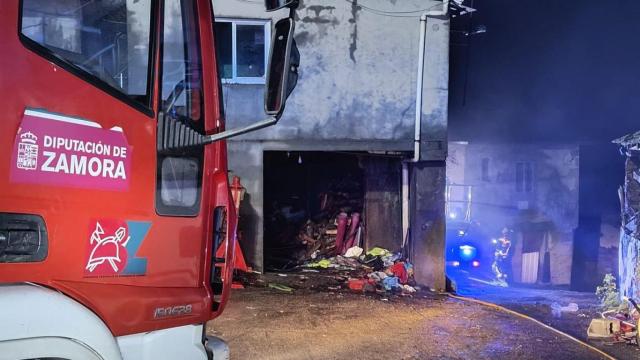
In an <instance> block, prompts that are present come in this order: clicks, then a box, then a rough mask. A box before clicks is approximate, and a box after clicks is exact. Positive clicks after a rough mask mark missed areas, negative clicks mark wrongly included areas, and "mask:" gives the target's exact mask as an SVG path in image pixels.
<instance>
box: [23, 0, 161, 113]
mask: <svg viewBox="0 0 640 360" xmlns="http://www.w3.org/2000/svg"><path fill="white" fill-rule="evenodd" d="M151 3H152V2H151V1H130V0H129V1H127V0H110V1H93V0H23V1H22V18H21V34H22V37H23V39H26V42H28V43H29V44H30V45H33V48H35V50H36V51H39V52H41V53H46V54H49V55H52V56H53V57H54V58H55V59H56V60H61V61H63V62H65V63H66V64H67V65H69V66H71V67H73V68H75V69H76V70H79V72H81V73H83V75H85V76H86V77H88V78H89V80H96V81H98V82H102V83H106V85H108V86H109V87H110V88H113V89H115V90H117V91H119V92H121V93H124V94H125V95H127V96H128V97H130V98H132V99H134V100H136V101H138V102H140V103H142V104H144V105H147V106H148V105H149V98H150V96H149V92H150V86H149V78H150V76H149V74H150V66H149V64H150V48H151V47H150V41H151V40H150V29H151Z"/></svg>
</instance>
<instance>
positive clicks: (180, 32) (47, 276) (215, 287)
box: [0, 0, 299, 360]
mask: <svg viewBox="0 0 640 360" xmlns="http://www.w3.org/2000/svg"><path fill="white" fill-rule="evenodd" d="M296 6H297V1H296V0H266V9H267V11H271V10H277V9H285V8H288V9H289V10H288V11H289V17H288V18H284V19H282V20H279V21H277V22H276V23H275V24H274V26H273V31H272V34H273V37H272V42H271V44H272V48H271V53H270V61H269V65H268V69H267V75H266V88H265V111H266V113H267V115H268V116H267V119H266V120H264V121H261V122H258V123H255V124H251V125H247V126H245V127H242V128H237V129H225V124H224V114H223V109H222V104H223V103H222V100H221V96H222V94H221V90H220V86H221V83H220V77H219V76H218V75H217V74H218V66H217V64H216V51H215V50H216V48H215V36H214V31H213V28H214V26H213V24H214V18H213V9H212V5H211V0H2V1H0V23H2V27H1V30H0V49H2V51H3V55H2V56H0V96H1V97H2V100H1V104H2V115H1V120H0V359H38V358H56V359H60V358H61V359H83V360H86V359H207V358H209V359H211V358H212V356H213V352H214V350H215V348H216V346H217V345H216V344H219V342H218V341H215V340H214V339H209V338H207V337H206V334H205V331H204V325H205V323H206V322H207V321H208V320H211V319H213V318H215V317H216V316H218V315H220V313H221V312H222V311H223V309H224V307H225V303H226V302H227V299H228V295H229V288H230V282H231V279H230V277H231V274H232V270H233V269H232V264H233V261H234V248H235V246H234V245H235V241H236V239H235V224H236V213H235V209H234V206H233V202H232V200H231V199H230V191H229V182H228V174H227V155H226V143H225V139H227V138H229V137H231V136H236V135H240V134H243V133H246V132H249V131H253V130H257V129H260V128H263V127H266V126H269V125H273V124H275V123H276V122H277V121H278V119H279V117H280V115H281V114H282V111H283V110H284V104H285V101H286V98H287V96H288V95H289V93H290V92H291V91H292V89H293V87H294V86H295V83H296V80H297V66H298V63H299V55H298V52H297V49H296V47H295V43H294V42H293V30H294V23H293V18H292V17H293V12H294V11H295V8H296ZM283 11H287V10H283ZM223 243H224V244H226V245H224V246H226V250H225V252H224V254H225V256H224V257H216V256H215V254H216V249H218V248H219V246H220V244H223ZM219 349H222V351H221V352H220V353H223V352H224V350H225V347H224V346H221V347H219Z"/></svg>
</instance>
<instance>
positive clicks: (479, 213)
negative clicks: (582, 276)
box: [447, 143, 579, 285]
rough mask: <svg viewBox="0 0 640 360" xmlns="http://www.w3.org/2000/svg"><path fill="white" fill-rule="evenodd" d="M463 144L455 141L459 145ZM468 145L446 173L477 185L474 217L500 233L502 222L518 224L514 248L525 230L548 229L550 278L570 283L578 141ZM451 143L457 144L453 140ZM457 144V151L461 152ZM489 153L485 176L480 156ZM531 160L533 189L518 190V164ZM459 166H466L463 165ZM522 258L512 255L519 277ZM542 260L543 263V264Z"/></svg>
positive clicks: (576, 214) (558, 281) (513, 225)
mask: <svg viewBox="0 0 640 360" xmlns="http://www.w3.org/2000/svg"><path fill="white" fill-rule="evenodd" d="M459 147H461V146H457V148H459ZM464 147H465V151H464V153H465V156H464V159H465V160H464V162H460V161H457V162H452V161H449V163H448V165H449V166H450V167H448V168H447V175H448V177H449V174H451V176H450V177H451V178H459V177H460V173H462V172H463V171H464V172H463V177H464V184H465V185H471V186H472V188H473V198H472V214H471V218H472V220H475V221H478V222H479V223H480V225H481V226H482V227H483V229H484V230H485V231H486V232H487V233H488V234H494V236H498V235H499V234H500V231H501V229H502V228H503V227H509V228H512V229H515V230H516V231H517V232H519V233H516V234H514V249H515V250H516V252H517V251H518V248H521V247H522V245H521V244H519V243H520V242H522V236H521V234H520V233H521V232H523V231H540V232H541V233H547V232H548V233H549V236H548V238H547V239H548V243H543V244H542V246H541V254H540V257H541V261H542V257H543V255H544V254H543V252H544V251H546V250H547V249H548V251H549V253H550V258H551V262H550V263H551V283H552V284H558V285H560V284H561V285H566V284H569V283H570V281H571V264H572V258H573V231H574V229H575V228H576V227H577V226H578V199H579V151H578V147H577V146H572V145H567V146H540V145H509V144H505V145H486V144H475V143H471V144H469V145H467V146H464ZM450 148H452V149H453V148H454V146H451V145H450ZM462 151H463V150H461V149H458V150H456V153H462ZM483 159H488V161H489V166H488V178H486V177H483V174H482V165H481V164H482V162H483ZM518 162H529V163H531V164H532V165H533V184H532V185H533V187H532V190H531V191H530V192H519V191H517V190H516V164H517V163H518ZM460 168H463V170H462V169H460ZM519 264H520V260H519V259H518V258H517V254H515V256H514V259H513V265H514V269H513V271H514V278H515V279H516V280H517V279H518V276H517V275H518V272H519V271H520V269H521V268H520V265H519ZM540 265H541V266H542V264H540Z"/></svg>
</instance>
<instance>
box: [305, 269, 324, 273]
mask: <svg viewBox="0 0 640 360" xmlns="http://www.w3.org/2000/svg"><path fill="white" fill-rule="evenodd" d="M302 272H306V273H319V272H320V271H318V270H315V269H302Z"/></svg>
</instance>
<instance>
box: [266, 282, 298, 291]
mask: <svg viewBox="0 0 640 360" xmlns="http://www.w3.org/2000/svg"><path fill="white" fill-rule="evenodd" d="M269 287H270V288H272V289H276V290H280V291H284V292H293V288H290V287H288V286H286V285H282V284H277V283H270V284H269Z"/></svg>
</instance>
